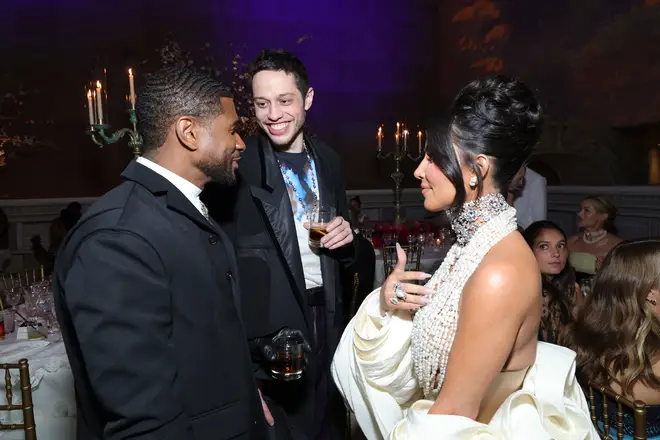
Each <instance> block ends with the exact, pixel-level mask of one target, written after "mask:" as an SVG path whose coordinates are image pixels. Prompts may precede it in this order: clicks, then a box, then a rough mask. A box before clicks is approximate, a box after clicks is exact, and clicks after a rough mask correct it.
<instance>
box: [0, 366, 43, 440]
mask: <svg viewBox="0 0 660 440" xmlns="http://www.w3.org/2000/svg"><path fill="white" fill-rule="evenodd" d="M0 370H5V397H6V398H7V404H6V405H0V411H23V423H11V424H2V423H0V431H18V430H19V429H22V430H23V431H25V440H37V429H36V426H35V423H34V406H33V405H32V385H31V384H30V367H29V365H28V360H27V359H21V360H20V361H18V363H17V364H0ZM11 370H18V372H19V377H20V384H21V403H20V405H15V404H14V403H13V399H14V396H13V393H12V389H11V388H12V387H11V374H10V371H11Z"/></svg>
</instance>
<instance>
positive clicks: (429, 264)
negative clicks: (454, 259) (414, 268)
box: [374, 246, 449, 289]
mask: <svg viewBox="0 0 660 440" xmlns="http://www.w3.org/2000/svg"><path fill="white" fill-rule="evenodd" d="M447 251H449V248H448V247H445V246H441V247H434V248H427V249H424V252H422V258H421V259H420V260H419V270H421V271H422V272H427V273H430V274H433V272H435V270H436V269H437V268H438V267H439V266H440V264H441V263H442V260H443V259H444V258H445V255H447ZM384 267H385V264H384V263H383V256H382V254H381V252H380V249H376V273H375V274H374V289H375V288H377V287H380V286H382V285H383V283H384V282H385V269H384Z"/></svg>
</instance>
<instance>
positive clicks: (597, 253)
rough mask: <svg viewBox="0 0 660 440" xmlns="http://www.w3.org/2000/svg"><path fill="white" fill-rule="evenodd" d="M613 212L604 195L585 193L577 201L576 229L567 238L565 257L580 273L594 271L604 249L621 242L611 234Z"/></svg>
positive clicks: (614, 209)
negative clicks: (578, 206)
mask: <svg viewBox="0 0 660 440" xmlns="http://www.w3.org/2000/svg"><path fill="white" fill-rule="evenodd" d="M616 212H617V208H616V205H615V204H614V203H613V202H612V201H611V200H610V199H609V198H607V197H604V196H589V197H586V198H585V199H584V200H582V202H581V203H580V211H579V212H578V227H579V228H580V232H579V233H577V234H575V235H573V236H571V237H570V238H569V239H568V250H569V251H570V252H571V254H570V256H569V260H568V261H569V264H570V265H571V266H573V268H574V269H575V271H576V272H578V274H579V275H580V274H584V275H582V277H584V276H585V275H586V276H593V275H595V274H596V271H597V270H598V268H599V267H600V264H601V263H602V261H603V259H604V258H605V256H606V255H607V253H608V252H609V251H610V250H611V249H612V248H613V247H614V246H616V245H617V244H618V243H620V242H621V239H620V238H619V237H617V236H616V235H614V219H615V218H616ZM579 275H578V278H580V276H579Z"/></svg>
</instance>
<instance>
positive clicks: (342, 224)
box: [321, 217, 353, 250]
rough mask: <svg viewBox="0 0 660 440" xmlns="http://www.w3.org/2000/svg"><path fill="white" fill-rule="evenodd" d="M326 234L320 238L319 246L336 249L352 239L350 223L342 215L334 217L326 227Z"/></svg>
mask: <svg viewBox="0 0 660 440" xmlns="http://www.w3.org/2000/svg"><path fill="white" fill-rule="evenodd" d="M326 231H327V234H326V235H325V237H323V238H322V239H321V246H323V247H324V248H326V249H330V250H333V249H337V248H340V247H342V246H346V245H347V244H349V243H351V242H352V241H353V231H352V230H351V224H350V223H349V222H347V221H346V220H344V219H343V218H342V217H335V218H334V219H333V220H332V221H331V222H330V223H328V226H327V228H326Z"/></svg>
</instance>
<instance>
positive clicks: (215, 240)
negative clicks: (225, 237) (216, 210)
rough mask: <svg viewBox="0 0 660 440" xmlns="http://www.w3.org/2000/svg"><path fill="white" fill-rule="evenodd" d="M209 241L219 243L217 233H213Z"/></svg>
mask: <svg viewBox="0 0 660 440" xmlns="http://www.w3.org/2000/svg"><path fill="white" fill-rule="evenodd" d="M209 243H210V244H218V237H216V236H215V235H211V236H210V237H209Z"/></svg>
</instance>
